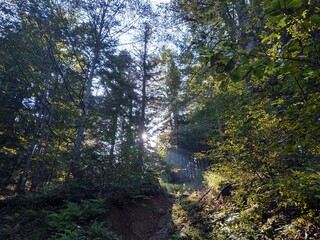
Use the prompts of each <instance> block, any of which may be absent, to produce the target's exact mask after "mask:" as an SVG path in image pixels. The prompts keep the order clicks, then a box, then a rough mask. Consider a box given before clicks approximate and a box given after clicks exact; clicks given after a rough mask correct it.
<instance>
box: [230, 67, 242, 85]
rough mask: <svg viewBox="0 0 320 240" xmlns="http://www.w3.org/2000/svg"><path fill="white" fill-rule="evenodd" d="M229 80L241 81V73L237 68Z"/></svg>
mask: <svg viewBox="0 0 320 240" xmlns="http://www.w3.org/2000/svg"><path fill="white" fill-rule="evenodd" d="M230 77H231V80H232V81H234V82H238V81H239V80H240V79H241V71H240V69H239V68H236V69H234V70H233V71H232V72H231V73H230Z"/></svg>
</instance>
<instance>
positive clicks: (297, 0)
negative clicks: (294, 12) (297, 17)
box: [287, 0, 303, 9]
mask: <svg viewBox="0 0 320 240" xmlns="http://www.w3.org/2000/svg"><path fill="white" fill-rule="evenodd" d="M302 4H303V2H302V0H293V1H291V2H290V3H289V4H288V5H287V8H291V9H297V8H299V7H301V6H302Z"/></svg>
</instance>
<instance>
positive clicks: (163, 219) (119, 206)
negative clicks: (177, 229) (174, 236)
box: [107, 193, 173, 240]
mask: <svg viewBox="0 0 320 240" xmlns="http://www.w3.org/2000/svg"><path fill="white" fill-rule="evenodd" d="M172 204H173V200H172V199H171V198H170V197H168V196H166V195H165V194H163V193H159V194H156V195H154V196H150V197H148V198H143V199H137V200H135V201H133V202H132V201H130V202H122V203H119V202H113V203H111V204H110V206H109V207H108V208H109V214H108V216H107V225H108V227H109V228H111V229H112V230H113V231H114V232H115V233H116V234H118V235H120V236H121V237H123V239H126V240H142V239H145V240H166V239H169V232H168V223H170V221H172V219H171V209H172Z"/></svg>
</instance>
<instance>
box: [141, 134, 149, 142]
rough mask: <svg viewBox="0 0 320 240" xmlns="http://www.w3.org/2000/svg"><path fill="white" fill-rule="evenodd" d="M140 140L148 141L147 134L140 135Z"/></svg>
mask: <svg viewBox="0 0 320 240" xmlns="http://www.w3.org/2000/svg"><path fill="white" fill-rule="evenodd" d="M142 139H143V141H147V140H148V134H147V133H146V132H144V133H142Z"/></svg>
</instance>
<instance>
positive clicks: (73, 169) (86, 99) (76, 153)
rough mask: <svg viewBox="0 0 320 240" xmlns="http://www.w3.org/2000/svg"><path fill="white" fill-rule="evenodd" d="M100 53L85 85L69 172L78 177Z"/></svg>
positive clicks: (96, 54)
mask: <svg viewBox="0 0 320 240" xmlns="http://www.w3.org/2000/svg"><path fill="white" fill-rule="evenodd" d="M98 55H99V51H97V52H96V53H95V56H94V58H93V61H92V67H91V69H90V72H89V76H88V77H87V83H86V86H85V91H84V96H83V104H82V114H81V117H80V123H79V127H78V131H77V137H76V140H75V144H74V148H73V155H72V158H71V160H70V166H69V173H71V174H72V175H73V177H74V178H76V179H78V178H80V177H81V172H80V163H79V158H80V150H81V145H82V142H83V138H84V130H85V125H86V121H87V117H88V110H89V104H90V98H91V88H92V85H93V77H94V72H95V68H96V65H97V62H98Z"/></svg>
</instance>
